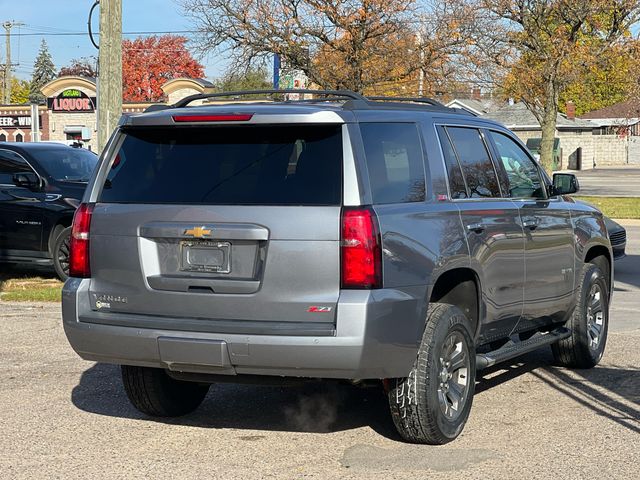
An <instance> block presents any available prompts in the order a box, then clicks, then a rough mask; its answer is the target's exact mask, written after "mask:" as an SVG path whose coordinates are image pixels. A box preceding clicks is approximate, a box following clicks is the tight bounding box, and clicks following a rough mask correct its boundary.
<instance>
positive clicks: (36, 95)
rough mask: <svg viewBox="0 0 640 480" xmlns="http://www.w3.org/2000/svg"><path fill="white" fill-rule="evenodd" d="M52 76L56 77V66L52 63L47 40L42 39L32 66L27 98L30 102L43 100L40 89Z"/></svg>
mask: <svg viewBox="0 0 640 480" xmlns="http://www.w3.org/2000/svg"><path fill="white" fill-rule="evenodd" d="M54 78H56V67H55V66H54V65H53V60H51V54H50V53H49V48H48V47H47V42H46V41H45V40H44V39H43V40H42V43H41V44H40V51H39V52H38V57H37V58H36V62H35V65H34V67H33V77H31V91H30V92H29V100H30V101H32V102H43V101H44V99H45V98H44V95H43V94H42V92H41V91H40V89H41V88H42V87H43V86H44V85H46V84H47V83H48V82H50V81H51V80H53V79H54Z"/></svg>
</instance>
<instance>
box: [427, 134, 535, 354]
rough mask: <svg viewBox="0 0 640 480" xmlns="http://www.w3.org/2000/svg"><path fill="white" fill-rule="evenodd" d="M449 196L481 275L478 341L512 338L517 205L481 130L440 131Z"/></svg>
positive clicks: (520, 242)
mask: <svg viewBox="0 0 640 480" xmlns="http://www.w3.org/2000/svg"><path fill="white" fill-rule="evenodd" d="M438 130H439V135H440V141H441V145H442V150H443V155H444V158H445V163H446V164H447V170H448V172H449V182H450V196H451V198H452V200H453V201H454V202H455V203H456V205H457V206H458V208H459V210H460V215H461V219H462V224H463V225H464V228H465V230H466V232H465V233H466V237H467V244H468V247H469V253H470V261H471V266H472V268H474V270H475V271H476V272H477V273H478V275H479V277H480V284H481V289H482V303H483V305H484V312H485V313H484V318H481V322H482V325H481V328H480V343H487V342H491V341H492V340H497V339H500V338H504V337H505V336H508V335H509V334H510V333H511V331H512V330H513V328H514V327H515V326H516V324H517V323H518V321H519V320H520V316H521V314H522V308H523V294H524V279H525V276H524V236H523V231H522V226H521V224H520V216H519V211H518V207H517V206H516V205H515V204H514V203H513V202H512V201H511V200H510V199H508V198H504V196H503V191H502V187H501V183H504V182H501V179H500V177H499V176H498V172H497V171H496V168H495V165H494V164H493V162H492V159H491V156H490V155H489V149H488V146H487V144H486V140H485V138H484V133H483V132H482V131H481V130H480V129H479V128H471V127H462V126H440V127H438Z"/></svg>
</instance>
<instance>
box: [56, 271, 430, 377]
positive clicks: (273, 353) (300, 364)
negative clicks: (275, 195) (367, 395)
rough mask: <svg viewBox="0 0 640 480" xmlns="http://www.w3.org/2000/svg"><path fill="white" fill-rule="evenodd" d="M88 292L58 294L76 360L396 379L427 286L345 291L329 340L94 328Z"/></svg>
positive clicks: (410, 352)
mask: <svg viewBox="0 0 640 480" xmlns="http://www.w3.org/2000/svg"><path fill="white" fill-rule="evenodd" d="M88 286H89V280H80V279H70V280H68V281H67V283H66V284H65V286H64V289H63V293H62V311H63V323H64V329H65V333H66V335H67V338H68V340H69V343H70V344H71V346H72V347H73V349H74V350H75V351H76V352H77V353H78V354H79V355H80V356H81V357H82V358H84V359H86V360H93V361H98V362H105V363H115V364H123V365H139V366H148V367H157V368H165V369H169V370H174V371H181V372H197V373H210V374H226V375H242V374H248V375H249V374H250V375H276V376H288V377H312V378H343V379H371V378H393V377H403V376H406V375H407V374H408V373H409V371H410V370H411V367H412V365H413V362H414V360H415V358H416V353H417V346H418V343H419V341H420V338H421V337H422V332H423V328H424V318H425V317H424V315H425V312H426V310H425V309H426V305H424V300H423V299H424V298H426V287H411V288H407V289H402V290H397V289H383V290H374V291H359V290H345V291H343V292H342V293H341V295H340V301H339V303H338V308H337V320H336V326H335V334H334V335H331V336H327V335H313V334H311V335H310V334H309V332H308V331H307V332H305V334H304V335H293V334H286V335H283V334H279V335H256V334H243V333H228V332H226V333H215V332H198V331H193V330H176V329H175V328H172V329H163V328H155V327H154V328H140V326H126V321H121V322H119V325H113V324H109V325H107V324H103V323H101V321H100V314H99V313H97V312H93V311H92V310H91V308H90V306H89V294H88ZM123 318H124V317H123ZM159 320H160V319H159ZM162 320H163V321H166V319H162ZM159 324H160V323H159ZM288 333H291V332H288Z"/></svg>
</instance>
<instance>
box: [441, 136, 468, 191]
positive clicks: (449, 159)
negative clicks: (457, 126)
mask: <svg viewBox="0 0 640 480" xmlns="http://www.w3.org/2000/svg"><path fill="white" fill-rule="evenodd" d="M438 134H439V136H440V145H442V154H443V155H444V161H445V164H446V165H447V174H448V176H449V191H450V192H451V198H453V199H460V198H468V197H469V195H468V194H467V187H466V185H465V184H464V178H463V177H462V170H461V169H460V164H459V163H458V158H457V157H456V152H455V151H454V150H453V147H452V146H451V141H450V140H449V135H447V132H446V131H445V130H444V128H442V127H438Z"/></svg>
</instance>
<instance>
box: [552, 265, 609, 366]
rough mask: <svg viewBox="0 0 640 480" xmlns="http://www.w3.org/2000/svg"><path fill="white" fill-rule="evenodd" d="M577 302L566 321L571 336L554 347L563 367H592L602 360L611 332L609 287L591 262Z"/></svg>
mask: <svg viewBox="0 0 640 480" xmlns="http://www.w3.org/2000/svg"><path fill="white" fill-rule="evenodd" d="M580 278H581V280H580V286H579V287H578V293H577V295H578V303H577V304H576V307H575V310H574V311H573V315H572V316H571V318H570V319H569V321H568V322H567V325H566V326H567V328H569V329H570V330H571V336H570V337H568V338H565V339H564V340H560V341H559V342H558V343H556V344H554V345H552V346H551V350H552V352H553V357H554V358H555V360H556V362H557V363H558V364H560V365H562V366H564V367H573V368H592V367H595V366H596V365H597V364H598V363H599V362H600V359H601V358H602V355H603V353H604V348H605V346H606V343H607V332H608V330H609V285H608V281H607V279H606V278H605V276H604V274H603V273H602V270H601V269H600V268H599V267H598V266H596V265H594V264H591V263H587V264H585V265H584V266H583V267H582V271H581V277H580Z"/></svg>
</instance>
